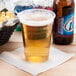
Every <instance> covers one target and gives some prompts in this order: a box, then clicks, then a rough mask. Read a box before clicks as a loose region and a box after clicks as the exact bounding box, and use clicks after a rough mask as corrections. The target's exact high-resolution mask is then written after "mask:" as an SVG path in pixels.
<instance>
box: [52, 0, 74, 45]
mask: <svg viewBox="0 0 76 76" xmlns="http://www.w3.org/2000/svg"><path fill="white" fill-rule="evenodd" d="M54 12H55V13H56V19H55V22H54V26H53V42H54V43H55V44H62V45H66V44H70V43H72V42H73V34H74V33H73V32H74V1H73V0H55V1H54Z"/></svg>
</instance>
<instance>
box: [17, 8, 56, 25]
mask: <svg viewBox="0 0 76 76" xmlns="http://www.w3.org/2000/svg"><path fill="white" fill-rule="evenodd" d="M18 17H19V19H20V22H21V23H23V24H25V25H28V26H44V25H48V24H51V23H53V21H54V18H55V14H54V13H53V12H52V11H48V10H45V9H31V10H25V11H23V12H21V13H19V14H18Z"/></svg>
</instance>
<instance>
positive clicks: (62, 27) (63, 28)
mask: <svg viewBox="0 0 76 76" xmlns="http://www.w3.org/2000/svg"><path fill="white" fill-rule="evenodd" d="M57 24H58V27H57V32H58V34H60V35H72V34H73V30H74V12H72V13H71V14H69V15H67V16H64V17H61V18H59V19H58V20H57Z"/></svg>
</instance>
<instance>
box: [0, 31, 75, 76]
mask: <svg viewBox="0 0 76 76" xmlns="http://www.w3.org/2000/svg"><path fill="white" fill-rule="evenodd" d="M21 46H23V43H22V35H21V32H14V33H13V35H12V36H11V38H10V40H9V42H8V43H6V44H5V45H3V46H0V51H12V50H15V49H16V48H19V47H21ZM52 46H53V47H55V48H58V49H60V50H61V51H64V52H67V53H74V54H75V55H76V35H74V41H73V43H72V44H70V45H55V44H52ZM0 76H32V75H31V74H29V73H27V72H24V71H22V70H20V69H18V68H16V67H14V66H12V65H10V64H8V63H6V62H4V61H2V60H0ZM37 76H76V56H74V57H73V58H72V59H70V60H68V61H67V62H65V63H63V64H61V65H59V66H57V67H55V68H53V69H49V70H48V71H46V72H43V73H40V74H38V75H37Z"/></svg>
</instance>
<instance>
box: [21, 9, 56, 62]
mask: <svg viewBox="0 0 76 76" xmlns="http://www.w3.org/2000/svg"><path fill="white" fill-rule="evenodd" d="M27 12H28V13H27ZM22 14H23V15H21V16H20V21H21V23H22V34H23V43H24V50H25V51H24V53H25V60H26V61H28V62H45V61H47V60H48V56H49V49H50V43H51V31H52V25H53V20H54V16H55V15H54V13H53V12H51V11H47V10H43V9H41V10H40V9H31V10H28V11H24V12H22ZM22 19H23V20H22Z"/></svg>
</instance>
